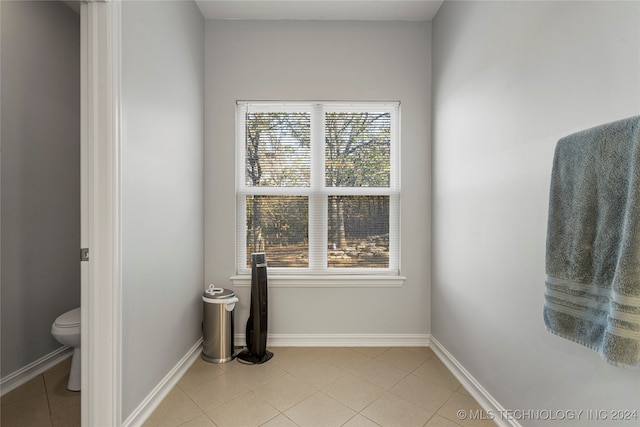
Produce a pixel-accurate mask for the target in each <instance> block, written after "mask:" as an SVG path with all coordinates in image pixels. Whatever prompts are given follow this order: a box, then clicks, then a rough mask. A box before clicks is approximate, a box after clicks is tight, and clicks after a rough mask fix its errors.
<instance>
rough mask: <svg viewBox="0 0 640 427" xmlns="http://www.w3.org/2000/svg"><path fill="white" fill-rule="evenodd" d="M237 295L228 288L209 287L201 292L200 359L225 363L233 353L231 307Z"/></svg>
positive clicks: (234, 303) (232, 307)
mask: <svg viewBox="0 0 640 427" xmlns="http://www.w3.org/2000/svg"><path fill="white" fill-rule="evenodd" d="M237 302H238V297H236V294H235V293H233V291H230V290H229V289H223V288H216V287H214V286H213V285H209V288H208V289H207V290H206V291H204V293H203V294H202V303H203V310H202V317H203V321H202V335H203V348H202V359H203V360H206V361H207V362H211V363H226V362H228V361H230V360H232V359H233V358H234V357H235V355H234V354H233V309H234V307H235V306H236V303H237Z"/></svg>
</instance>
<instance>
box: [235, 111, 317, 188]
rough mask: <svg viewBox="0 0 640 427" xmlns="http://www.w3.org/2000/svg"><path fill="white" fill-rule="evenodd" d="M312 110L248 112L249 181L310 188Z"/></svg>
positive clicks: (246, 156) (274, 185) (247, 167)
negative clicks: (302, 111) (310, 112)
mask: <svg viewBox="0 0 640 427" xmlns="http://www.w3.org/2000/svg"><path fill="white" fill-rule="evenodd" d="M310 128H311V115H310V114H309V113H277V112H276V113H247V114H246V154H245V159H246V160H245V163H246V165H245V168H246V175H245V182H246V185H247V186H251V187H308V186H309V182H310V162H311V160H310V136H309V132H310Z"/></svg>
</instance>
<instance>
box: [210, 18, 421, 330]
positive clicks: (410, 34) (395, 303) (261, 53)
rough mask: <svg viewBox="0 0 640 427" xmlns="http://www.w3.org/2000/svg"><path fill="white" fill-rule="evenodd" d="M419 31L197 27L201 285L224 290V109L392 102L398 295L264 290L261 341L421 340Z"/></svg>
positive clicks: (231, 218)
mask: <svg viewBox="0 0 640 427" xmlns="http://www.w3.org/2000/svg"><path fill="white" fill-rule="evenodd" d="M430 32H431V27H430V23H397V22H396V23H388V22H387V23H381V22H378V23H374V22H326V21H325V22H317V21H314V22H312V21H308V22H301V21H298V22H293V21H207V23H206V69H207V80H206V111H207V121H206V128H205V159H206V163H205V231H206V236H205V246H206V270H205V277H206V279H207V282H213V283H215V284H216V285H217V286H222V287H225V288H230V289H233V290H234V291H236V293H237V294H238V295H239V297H240V303H239V305H238V306H237V309H236V330H237V331H239V332H244V326H245V323H246V319H247V317H248V313H249V310H248V303H249V295H250V290H249V288H246V287H245V288H241V287H234V285H233V284H232V283H231V281H230V280H229V277H230V276H232V275H234V274H235V260H234V254H235V236H234V233H235V229H234V228H235V227H234V224H235V195H234V137H235V136H234V122H235V117H234V111H235V102H236V100H362V101H366V100H390V101H394V100H399V101H400V102H401V103H402V104H401V108H402V127H401V133H402V136H401V139H402V169H403V172H402V219H401V220H402V235H401V250H402V271H401V273H402V274H403V275H405V276H407V278H408V279H407V281H406V282H405V284H404V286H403V287H402V288H385V289H372V288H366V289H354V288H328V289H322V288H271V289H270V294H269V298H270V299H269V332H270V333H271V334H341V333H342V334H386V333H390V334H403V333H404V334H428V333H429V331H430V324H429V319H430V311H429V300H430V297H429V293H430V283H429V263H430V261H429V260H430V229H429V224H430V204H429V198H430V194H429V189H430V173H429V167H428V165H429V163H430V120H429V117H430V105H429V99H430V67H431V65H430V52H429V46H430Z"/></svg>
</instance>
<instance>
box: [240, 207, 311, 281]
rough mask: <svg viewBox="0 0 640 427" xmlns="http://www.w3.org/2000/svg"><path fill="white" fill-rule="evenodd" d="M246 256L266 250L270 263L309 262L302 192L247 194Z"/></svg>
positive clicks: (305, 264) (306, 210)
mask: <svg viewBox="0 0 640 427" xmlns="http://www.w3.org/2000/svg"><path fill="white" fill-rule="evenodd" d="M246 218H247V259H246V266H247V268H251V253H252V252H266V254H267V263H268V264H269V267H308V266H309V237H308V236H309V226H308V218H309V200H308V198H307V197H303V196H247V217H246Z"/></svg>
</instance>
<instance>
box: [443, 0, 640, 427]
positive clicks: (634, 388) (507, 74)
mask: <svg viewBox="0 0 640 427" xmlns="http://www.w3.org/2000/svg"><path fill="white" fill-rule="evenodd" d="M639 22H640V3H639V2H637V1H635V2H445V3H444V5H443V6H442V8H441V9H440V11H439V12H438V14H437V15H436V18H435V20H434V21H433V45H432V49H433V65H434V67H433V109H434V113H435V114H434V122H433V123H434V133H433V135H434V137H433V138H434V139H433V141H434V162H433V163H434V166H433V168H434V172H433V177H434V178H433V206H434V210H433V212H434V223H433V229H434V241H433V252H434V257H433V289H432V292H433V302H432V313H433V317H432V327H433V329H432V333H433V336H434V337H435V338H436V339H437V340H438V341H440V342H441V343H442V344H443V345H444V347H445V348H446V349H447V350H449V351H450V352H451V353H452V354H453V356H454V357H455V358H456V359H457V360H459V361H460V362H461V363H462V365H463V366H464V367H465V368H466V369H467V370H468V371H469V372H470V373H471V374H472V375H473V376H474V377H475V378H476V379H477V380H478V381H479V382H480V383H481V384H482V385H483V386H484V387H485V388H486V389H487V390H488V391H489V393H491V394H492V395H493V396H494V397H495V398H496V399H497V400H498V401H499V402H500V403H501V404H502V405H503V406H504V407H505V408H506V409H584V410H588V409H594V410H597V409H602V410H608V409H630V410H631V409H640V408H639V405H640V377H639V376H638V373H637V372H630V371H626V370H623V369H620V368H615V367H612V366H610V365H608V364H607V363H605V362H603V361H602V360H601V359H600V357H599V356H598V355H597V354H596V353H595V352H593V351H591V350H588V349H587V348H585V347H582V346H580V345H578V344H575V343H573V342H569V341H567V340H564V339H562V338H559V337H557V336H555V335H552V334H550V333H548V332H546V330H545V327H544V324H543V321H542V305H543V302H544V281H545V266H544V251H545V239H546V221H547V209H548V194H549V181H550V175H551V164H552V159H553V150H554V147H555V143H556V141H557V140H558V139H559V138H560V137H562V136H564V135H567V134H570V133H573V132H575V131H578V130H581V129H585V128H589V127H592V126H595V125H598V124H601V123H606V122H609V121H613V120H616V119H621V118H625V117H628V116H632V115H635V114H638V113H640V78H639V76H640V26H639V25H638V23H639ZM521 423H522V424H523V425H526V426H532V425H549V421H546V422H545V421H528V420H523V421H521ZM576 423H577V422H576ZM632 423H633V422H632ZM564 424H571V423H570V422H568V421H567V422H565V423H563V425H564ZM580 424H581V425H586V424H587V422H586V421H585V418H584V417H583V418H582V420H581V423H580ZM604 424H607V425H613V424H614V422H613V421H612V420H611V419H609V420H607V421H606V422H604ZM628 424H629V421H623V422H622V423H621V425H628ZM594 425H603V421H600V422H594Z"/></svg>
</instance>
